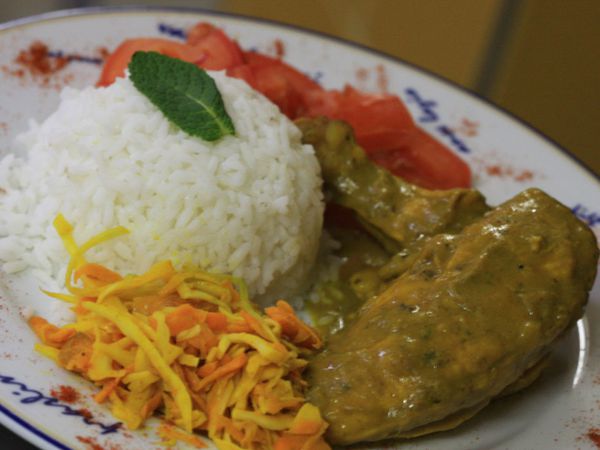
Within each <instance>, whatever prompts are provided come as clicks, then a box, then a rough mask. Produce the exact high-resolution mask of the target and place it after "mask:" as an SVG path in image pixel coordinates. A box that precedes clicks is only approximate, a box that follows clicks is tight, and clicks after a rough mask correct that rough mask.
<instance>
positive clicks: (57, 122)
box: [0, 73, 323, 295]
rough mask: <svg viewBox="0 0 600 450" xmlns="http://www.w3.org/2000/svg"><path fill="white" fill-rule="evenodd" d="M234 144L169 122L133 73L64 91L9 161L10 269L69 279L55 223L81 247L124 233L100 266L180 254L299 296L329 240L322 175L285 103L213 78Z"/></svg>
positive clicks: (0, 198) (2, 175) (4, 172)
mask: <svg viewBox="0 0 600 450" xmlns="http://www.w3.org/2000/svg"><path fill="white" fill-rule="evenodd" d="M211 76H213V77H214V78H215V81H216V83H217V86H218V88H219V90H220V92H221V94H222V96H223V99H224V102H225V106H226V109H227V111H228V113H229V115H230V116H231V117H232V119H233V122H234V124H235V129H236V136H227V137H225V138H223V139H221V140H219V141H217V142H216V143H209V142H205V141H203V140H201V139H199V138H194V137H191V136H189V135H187V134H186V133H184V132H183V131H181V130H179V129H178V128H177V127H176V126H174V125H172V124H171V123H170V122H169V121H168V120H167V119H166V118H165V117H164V115H163V114H162V113H161V112H160V111H159V110H158V109H157V108H156V107H155V106H153V105H152V104H151V103H150V101H149V100H147V99H146V97H144V96H143V95H142V94H140V93H139V92H138V91H137V90H136V89H135V88H134V87H133V85H132V83H131V82H130V81H129V80H128V79H119V80H118V81H117V82H115V83H114V84H113V85H111V86H110V87H108V88H87V89H84V90H82V91H79V90H74V89H70V88H67V89H65V90H64V91H63V92H62V95H61V98H62V100H61V103H60V106H59V108H58V110H57V111H56V112H55V113H53V114H52V115H51V116H50V117H48V118H47V119H46V120H45V121H44V122H43V123H41V124H36V123H32V124H31V126H30V129H29V130H28V131H27V132H25V133H23V134H21V135H20V136H19V137H18V138H17V140H16V148H15V150H14V151H13V152H11V153H10V154H9V155H8V156H7V157H5V158H4V159H3V160H2V161H0V188H1V189H2V191H0V262H1V263H2V270H3V271H5V272H8V273H14V272H18V271H21V270H23V269H27V268H31V269H33V270H34V273H36V274H37V275H38V277H40V278H42V282H43V283H50V282H51V281H52V280H54V281H55V282H59V281H60V280H61V279H62V277H63V276H64V275H63V274H64V270H65V266H66V263H67V261H68V256H67V253H66V251H65V250H64V248H63V246H62V243H61V241H60V239H59V238H58V237H57V235H56V233H55V231H54V229H53V227H52V221H53V219H54V218H55V216H56V215H57V214H58V213H59V212H60V213H62V214H63V215H64V216H65V217H66V218H67V220H69V221H70V222H71V223H72V224H73V225H74V226H75V239H76V240H77V242H79V243H83V242H85V241H86V240H87V239H88V238H90V237H91V236H93V235H95V234H96V233H99V232H101V231H104V230H106V229H108V228H111V227H114V226H117V225H122V226H125V227H126V228H128V229H129V231H130V234H129V235H127V236H124V237H120V238H117V239H115V240H112V241H109V242H107V243H105V244H102V245H101V246H100V247H99V248H97V249H95V250H93V251H91V252H90V253H89V254H88V259H89V260H90V261H94V262H98V263H101V264H105V265H107V266H108V267H111V268H114V269H115V270H117V271H119V272H120V273H141V272H143V271H145V270H146V269H148V268H149V267H150V266H151V265H152V264H153V263H155V262H157V261H159V260H164V259H167V258H170V259H172V260H173V261H174V263H175V264H176V265H178V266H180V265H182V264H184V263H193V264H196V265H199V266H201V267H203V268H205V269H207V270H211V271H218V272H226V273H233V274H234V275H236V276H239V277H242V278H244V279H245V281H246V282H247V284H248V287H249V290H250V292H251V294H253V295H256V294H265V293H269V292H270V291H271V290H272V289H273V287H274V285H275V284H277V285H278V286H279V287H285V289H286V290H289V291H290V292H291V291H294V290H296V289H297V288H298V287H299V286H300V285H301V284H302V282H303V281H304V280H305V278H306V276H307V274H308V272H309V268H310V266H311V265H312V263H313V262H314V258H315V254H316V252H317V247H318V243H319V237H320V235H321V226H322V223H321V221H322V213H323V202H322V196H321V190H320V187H321V178H320V169H319V166H318V163H317V161H316V158H315V156H314V154H313V149H312V147H310V146H306V145H302V144H301V142H300V137H301V136H300V132H299V130H298V129H297V128H296V127H295V126H294V125H293V123H291V122H290V121H289V120H288V119H287V118H286V117H285V116H284V115H282V114H281V113H280V112H279V110H278V109H277V107H276V106H275V105H273V104H272V103H271V102H269V101H268V100H267V99H266V98H264V97H263V96H262V95H260V94H258V93H257V92H255V91H254V90H252V89H251V88H250V87H248V85H247V84H245V83H244V82H242V81H238V80H235V79H232V78H228V77H226V76H225V75H223V74H221V73H211Z"/></svg>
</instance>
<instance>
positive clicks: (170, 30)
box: [158, 23, 187, 40]
mask: <svg viewBox="0 0 600 450" xmlns="http://www.w3.org/2000/svg"><path fill="white" fill-rule="evenodd" d="M158 32H159V33H162V34H166V35H167V36H171V37H174V38H179V39H183V40H185V39H187V33H186V32H185V30H184V29H183V28H179V27H174V26H172V25H168V24H166V23H159V24H158Z"/></svg>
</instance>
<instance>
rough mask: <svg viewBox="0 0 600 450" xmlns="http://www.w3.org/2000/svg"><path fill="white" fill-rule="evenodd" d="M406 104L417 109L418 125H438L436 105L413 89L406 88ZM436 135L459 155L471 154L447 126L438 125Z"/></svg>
mask: <svg viewBox="0 0 600 450" xmlns="http://www.w3.org/2000/svg"><path fill="white" fill-rule="evenodd" d="M404 93H405V94H406V103H413V104H415V105H417V106H418V107H419V115H418V117H417V122H419V123H432V124H433V123H439V122H440V116H439V114H438V113H437V111H436V110H435V108H436V107H437V105H438V103H437V102H436V101H435V100H430V99H426V98H425V97H423V96H422V95H421V94H420V93H419V91H417V90H416V89H415V88H410V87H409V88H406V89H405V90H404ZM435 130H436V131H437V133H438V134H440V135H441V136H442V137H443V138H445V139H447V140H448V141H450V144H451V145H452V146H453V147H454V148H455V149H456V150H458V151H459V152H461V153H471V149H470V148H469V146H468V145H467V144H466V143H465V141H463V140H462V139H461V138H459V137H458V136H457V134H456V133H455V132H454V130H453V129H452V128H451V127H449V126H448V125H444V124H443V123H439V125H438V126H437V127H436V128H435Z"/></svg>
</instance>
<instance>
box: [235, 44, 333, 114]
mask: <svg viewBox="0 0 600 450" xmlns="http://www.w3.org/2000/svg"><path fill="white" fill-rule="evenodd" d="M244 59H245V61H246V65H245V66H241V67H246V68H247V69H241V67H236V68H234V69H233V70H230V71H228V73H230V74H232V76H238V77H239V78H243V79H244V80H246V81H247V82H248V83H249V84H250V85H251V86H252V87H253V88H254V89H256V90H257V91H259V92H261V93H262V94H263V95H264V96H266V97H267V98H268V99H269V100H271V101H272V102H273V103H275V104H276V105H277V106H279V109H280V110H281V112H282V113H284V114H285V115H286V116H288V117H289V118H290V119H295V118H297V117H300V116H301V115H304V114H305V113H306V110H307V101H306V95H308V93H310V92H312V91H321V90H322V88H321V86H320V85H319V84H318V83H317V82H315V81H313V80H311V79H310V78H309V77H307V76H306V75H304V74H303V73H302V72H300V71H298V70H296V69H294V68H293V67H291V66H290V65H288V64H286V63H284V62H283V61H281V60H280V59H275V58H271V57H269V56H266V55H262V54H260V53H256V52H244ZM244 71H249V72H250V73H251V74H252V75H251V76H249V75H248V73H247V72H246V73H244ZM240 75H241V76H240Z"/></svg>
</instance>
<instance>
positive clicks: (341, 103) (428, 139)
mask: <svg viewBox="0 0 600 450" xmlns="http://www.w3.org/2000/svg"><path fill="white" fill-rule="evenodd" d="M308 98H309V110H308V111H309V115H311V116H318V115H324V116H327V117H330V118H333V119H339V120H344V121H346V122H348V123H349V124H350V125H351V126H352V128H353V129H354V134H355V136H356V140H357V142H358V143H359V145H360V146H361V147H363V148H364V149H365V151H366V152H367V154H368V155H369V158H371V159H372V160H373V161H375V162H376V163H378V164H380V165H381V166H383V167H385V168H386V169H388V170H389V171H390V172H392V173H393V174H394V175H397V176H399V177H401V178H403V179H405V180H407V181H409V182H411V183H414V184H416V185H419V186H422V187H425V188H428V189H450V188H453V187H468V186H470V185H471V171H470V169H469V166H467V164H465V162H464V161H463V160H462V159H460V158H459V157H458V156H457V155H455V154H454V153H452V152H451V151H450V150H449V149H448V148H447V147H446V146H444V145H443V144H442V143H440V142H439V141H437V140H436V139H434V138H433V137H432V136H430V135H429V134H427V133H426V132H425V131H423V130H422V129H421V128H419V127H418V126H416V125H415V123H414V121H413V119H412V117H411V115H410V112H409V111H408V109H407V108H406V107H405V106H404V104H403V103H402V102H401V100H400V99H399V98H398V97H396V96H393V95H376V94H365V93H363V92H359V91H357V90H356V89H354V88H352V87H350V86H346V87H345V88H344V90H343V91H326V92H323V93H316V92H313V93H312V94H311V95H310V96H309V97H308Z"/></svg>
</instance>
